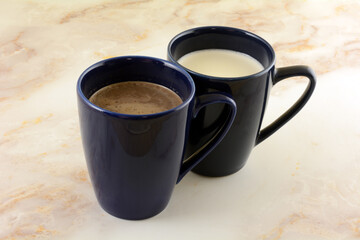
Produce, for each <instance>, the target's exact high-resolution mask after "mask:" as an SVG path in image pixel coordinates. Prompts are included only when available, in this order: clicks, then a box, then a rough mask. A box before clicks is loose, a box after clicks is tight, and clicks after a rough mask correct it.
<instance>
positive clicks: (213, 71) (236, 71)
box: [178, 49, 264, 77]
mask: <svg viewBox="0 0 360 240" xmlns="http://www.w3.org/2000/svg"><path fill="white" fill-rule="evenodd" d="M178 63H180V64H181V65H182V66H184V67H186V68H188V69H190V70H192V71H194V72H197V73H201V74H204V75H209V76H214V77H243V76H248V75H252V74H254V73H257V72H260V71H261V70H263V69H264V67H263V66H262V65H261V63H259V62H258V61H257V60H256V59H255V58H253V57H251V56H249V55H247V54H245V53H242V52H237V51H232V50H226V49H205V50H198V51H194V52H191V53H188V54H186V55H184V56H182V57H181V58H180V59H179V60H178Z"/></svg>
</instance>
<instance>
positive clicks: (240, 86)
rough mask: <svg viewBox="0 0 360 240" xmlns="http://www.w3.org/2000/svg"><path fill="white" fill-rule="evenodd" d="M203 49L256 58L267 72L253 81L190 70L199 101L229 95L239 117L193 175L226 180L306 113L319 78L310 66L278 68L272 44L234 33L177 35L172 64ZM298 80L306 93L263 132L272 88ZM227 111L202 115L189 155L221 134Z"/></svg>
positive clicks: (207, 30) (211, 30) (208, 30)
mask: <svg viewBox="0 0 360 240" xmlns="http://www.w3.org/2000/svg"><path fill="white" fill-rule="evenodd" d="M204 49H226V50H233V51H237V52H242V53H245V54H248V55H250V56H251V57H253V58H255V59H256V60H257V61H258V62H260V63H261V64H262V65H263V67H264V69H263V70H262V71H260V72H258V73H255V74H252V75H249V76H242V77H229V78H224V77H214V76H208V75H204V74H199V73H197V72H194V71H192V70H190V69H187V68H185V69H186V70H187V72H189V73H190V75H191V76H192V78H193V80H194V82H195V85H196V94H197V95H201V94H206V93H212V92H226V93H228V94H230V95H231V96H232V97H233V99H234V100H235V102H236V105H237V114H236V117H235V121H234V123H233V125H232V127H231V129H230V131H229V133H228V134H227V135H226V137H225V138H224V139H223V141H222V142H221V143H220V144H219V145H218V146H217V147H216V148H215V149H214V151H212V152H211V153H210V154H209V155H208V156H207V157H206V158H205V159H204V161H202V162H201V163H200V164H198V165H197V166H196V167H195V168H194V169H193V171H194V172H196V173H199V174H202V175H206V176H215V177H216V176H226V175H229V174H232V173H235V172H237V171H238V170H240V169H241V168H242V167H243V166H244V165H245V163H246V161H247V159H248V157H249V155H250V152H251V151H252V149H253V148H254V146H256V145H257V144H259V143H261V142H262V141H263V140H265V139H266V138H268V137H269V136H270V135H271V134H273V133H274V132H276V131H277V130H278V129H279V128H281V127H282V126H283V125H284V124H285V123H286V122H287V121H289V120H290V119H291V118H292V117H294V116H295V115H296V114H297V113H298V112H299V111H300V110H301V109H302V108H303V107H304V105H305V104H306V102H307V101H308V100H309V98H310V96H311V95H312V93H313V91H314V88H315V84H316V78H315V74H314V72H313V71H312V69H311V68H309V67H307V66H291V67H283V68H275V53H274V50H273V48H272V47H271V46H270V44H269V43H267V42H266V41H265V40H264V39H262V38H261V37H259V36H257V35H255V34H253V33H250V32H247V31H244V30H241V29H237V28H230V27H220V26H208V27H199V28H194V29H189V30H187V31H184V32H182V33H180V34H178V35H177V36H175V37H174V38H173V39H172V40H171V41H170V43H169V45H168V59H169V60H170V61H172V62H174V63H177V61H178V59H180V58H181V57H182V56H184V55H186V54H188V53H191V52H194V51H197V50H204ZM177 64H179V63H177ZM179 65H180V64H179ZM295 76H304V77H307V78H308V79H309V83H308V85H307V88H306V90H305V91H304V93H303V94H302V96H301V97H300V98H299V99H298V101H297V102H296V103H295V104H294V105H293V106H292V107H291V108H290V109H288V110H287V111H286V112H285V113H284V114H283V115H282V116H280V117H279V118H278V119H277V120H275V121H274V122H273V123H272V124H270V125H269V126H267V127H265V128H264V129H262V130H261V123H262V120H263V117H264V113H265V108H266V105H267V102H268V98H269V94H270V90H271V88H272V86H273V85H275V84H276V83H278V82H280V81H282V80H284V79H286V78H289V77H295ZM228 111H229V109H228V107H227V106H224V105H221V104H220V105H218V106H216V105H214V106H209V107H206V108H204V109H202V110H201V111H200V112H199V116H198V117H197V118H196V119H194V120H192V123H191V133H190V137H189V139H190V140H189V141H188V144H187V152H188V154H191V153H192V152H194V151H196V149H197V148H198V146H200V145H201V144H202V143H203V142H206V141H207V139H209V138H211V134H212V133H213V132H216V131H217V129H218V122H219V121H222V120H223V118H224V116H226V113H227V112H228Z"/></svg>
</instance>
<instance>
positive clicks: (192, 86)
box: [76, 55, 195, 119]
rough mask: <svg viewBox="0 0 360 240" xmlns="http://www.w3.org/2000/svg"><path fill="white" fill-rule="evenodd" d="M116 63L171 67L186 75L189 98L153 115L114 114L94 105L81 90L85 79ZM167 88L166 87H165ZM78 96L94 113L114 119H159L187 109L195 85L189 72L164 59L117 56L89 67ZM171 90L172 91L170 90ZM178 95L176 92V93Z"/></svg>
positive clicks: (192, 96) (141, 56)
mask: <svg viewBox="0 0 360 240" xmlns="http://www.w3.org/2000/svg"><path fill="white" fill-rule="evenodd" d="M114 60H115V61H116V60H125V61H126V60H128V61H146V62H149V61H151V62H152V63H155V62H157V63H162V64H163V65H164V66H165V67H171V68H172V69H173V70H175V71H178V72H180V73H181V74H182V75H184V77H185V78H186V79H187V81H188V82H189V83H190V87H191V91H190V94H189V96H188V97H187V98H186V99H185V100H183V102H182V103H181V104H180V105H178V106H176V107H174V108H171V109H169V110H166V111H162V112H157V113H151V114H141V115H137V114H125V113H117V112H113V111H110V110H107V109H104V108H102V107H99V106H97V105H95V104H93V103H92V102H90V100H89V99H88V98H87V97H86V96H85V95H84V93H83V90H82V88H81V86H82V84H83V81H84V78H85V76H86V74H88V73H90V72H91V71H92V70H94V69H97V68H98V67H101V66H103V65H104V64H106V63H107V62H110V61H114ZM155 84H159V85H161V86H163V85H162V84H160V83H155ZM164 87H166V86H164ZM76 88H77V95H78V96H79V97H80V99H81V100H82V101H83V102H84V103H85V105H86V106H88V107H89V108H91V109H93V110H94V111H97V112H101V113H104V114H106V115H109V116H112V117H118V118H128V119H150V118H157V117H161V116H164V115H167V114H170V113H173V112H176V111H179V110H181V109H183V108H184V107H186V106H187V105H189V104H190V102H191V101H192V100H193V98H194V96H195V83H194V80H193V79H192V77H191V76H190V74H189V73H188V72H186V71H185V70H184V69H183V68H181V67H179V65H177V64H175V63H173V62H170V61H167V60H164V59H160V58H156V57H150V56H144V55H125V56H117V57H111V58H107V59H104V60H101V61H98V62H96V63H94V64H92V65H90V66H89V67H87V68H86V69H85V70H84V71H83V72H82V73H81V75H80V76H79V78H78V81H77V85H76ZM170 90H171V89H170ZM171 91H173V90H171ZM173 92H175V91H173ZM175 93H176V92H175Z"/></svg>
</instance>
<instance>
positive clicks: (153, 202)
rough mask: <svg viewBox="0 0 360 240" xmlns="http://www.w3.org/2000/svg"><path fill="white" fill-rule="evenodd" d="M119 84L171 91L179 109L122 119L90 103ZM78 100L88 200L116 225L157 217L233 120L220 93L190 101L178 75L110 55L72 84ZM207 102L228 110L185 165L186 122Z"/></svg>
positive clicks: (174, 69) (187, 82) (157, 63)
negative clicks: (142, 83)
mask: <svg viewBox="0 0 360 240" xmlns="http://www.w3.org/2000/svg"><path fill="white" fill-rule="evenodd" d="M121 81H146V82H152V83H156V84H160V85H162V86H165V87H167V88H169V89H171V90H172V91H174V92H175V93H177V94H178V95H179V96H180V98H181V99H182V101H183V103H182V104H181V105H179V106H177V107H175V108H173V109H170V110H168V111H164V112H159V113H155V114H148V115H127V114H120V113H115V112H111V111H108V110H105V109H103V108H100V107H98V106H96V105H94V104H93V103H91V102H90V101H89V98H90V96H91V95H92V94H93V93H94V92H96V91H97V90H99V89H100V88H102V87H104V86H107V85H110V84H113V83H117V82H121ZM77 96H78V110H79V118H80V127H81V136H82V141H83V148H84V152H85V157H86V162H87V166H88V170H89V175H90V178H91V182H92V185H93V188H94V191H95V195H96V197H97V200H98V202H99V204H100V205H101V207H102V208H103V209H104V210H105V211H107V212H108V213H110V214H111V215H114V216H116V217H119V218H123V219H132V220H137V219H145V218H149V217H152V216H154V215H156V214H158V213H160V212H161V211H162V210H163V209H164V208H165V207H166V206H167V204H168V202H169V200H170V197H171V194H172V191H173V189H174V186H175V184H176V183H178V182H179V181H180V180H181V179H182V178H183V177H184V175H185V174H186V173H188V172H189V171H190V170H191V169H192V168H193V167H194V166H195V165H196V164H198V163H199V162H200V161H201V160H202V159H203V158H204V157H205V156H206V155H207V154H208V153H209V152H210V151H211V150H212V149H213V148H214V147H215V146H216V145H217V144H218V143H219V142H220V141H221V140H222V138H223V137H224V135H225V134H226V133H227V131H228V130H229V128H230V126H231V124H232V122H233V120H234V117H235V114H236V104H235V102H234V101H233V100H232V99H231V98H229V97H228V96H227V95H226V94H222V93H213V94H204V95H201V96H197V97H195V84H194V82H193V80H192V79H191V76H190V75H189V74H188V73H187V72H186V71H185V70H183V69H181V68H179V67H178V66H176V65H175V64H173V63H170V62H168V61H165V60H161V59H157V58H152V57H145V56H123V57H116V58H111V59H107V60H104V61H101V62H98V63H96V64H94V65H92V66H91V67H89V68H88V69H86V70H85V71H84V73H82V75H81V76H80V78H79V80H78V84H77ZM214 103H224V104H226V105H227V106H229V108H230V109H231V111H229V114H227V117H226V118H225V119H224V121H222V122H221V123H220V122H219V128H218V131H216V133H215V134H214V135H213V137H212V138H211V140H209V141H207V142H206V143H204V144H203V145H202V146H201V147H199V149H198V151H197V152H196V153H195V154H193V155H192V156H190V157H189V158H187V159H186V160H184V148H185V143H186V141H187V140H188V137H189V123H190V120H191V119H192V118H194V117H196V116H197V114H198V112H199V111H200V110H201V109H202V108H203V107H205V106H208V105H210V104H214Z"/></svg>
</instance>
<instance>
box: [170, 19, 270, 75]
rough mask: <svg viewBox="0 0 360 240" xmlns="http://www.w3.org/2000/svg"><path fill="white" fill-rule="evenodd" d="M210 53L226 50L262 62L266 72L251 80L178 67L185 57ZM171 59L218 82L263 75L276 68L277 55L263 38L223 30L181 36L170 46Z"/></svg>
mask: <svg viewBox="0 0 360 240" xmlns="http://www.w3.org/2000/svg"><path fill="white" fill-rule="evenodd" d="M206 49H226V50H233V51H237V52H242V53H245V54H248V55H249V56H251V57H253V58H255V59H256V60H257V61H259V62H260V63H261V64H262V65H263V67H264V69H263V70H261V71H259V72H257V73H254V74H251V75H247V76H241V77H216V76H211V75H206V74H201V73H198V72H195V71H193V70H191V69H188V68H186V67H184V66H182V65H181V64H179V63H178V60H179V59H180V58H181V57H182V56H184V55H186V54H188V53H191V52H194V51H198V50H206ZM168 56H169V59H170V60H171V61H173V62H175V63H177V64H178V65H180V66H181V67H183V68H185V69H186V70H187V71H188V72H190V73H191V74H194V75H198V76H203V77H206V78H211V79H214V80H220V79H221V80H232V79H246V78H250V77H253V76H257V75H262V74H264V73H266V72H268V71H269V69H271V68H272V67H273V66H274V65H275V52H274V50H273V48H272V47H271V45H270V44H269V43H268V42H267V41H265V40H264V39H263V38H261V37H259V36H257V35H256V34H254V33H251V32H248V31H245V30H242V29H238V28H231V27H222V26H207V27H198V28H193V29H189V30H186V31H184V32H181V33H179V34H178V35H176V36H175V37H174V38H173V39H172V40H171V41H170V42H169V45H168Z"/></svg>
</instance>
